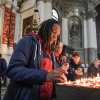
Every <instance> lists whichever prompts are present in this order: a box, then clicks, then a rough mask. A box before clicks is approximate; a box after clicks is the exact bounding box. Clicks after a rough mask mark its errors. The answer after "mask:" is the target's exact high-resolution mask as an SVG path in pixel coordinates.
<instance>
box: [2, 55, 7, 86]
mask: <svg viewBox="0 0 100 100" xmlns="http://www.w3.org/2000/svg"><path fill="white" fill-rule="evenodd" d="M6 70H7V63H6V60H5V59H4V58H2V55H1V54H0V80H1V81H0V82H1V85H2V86H5V85H6Z"/></svg>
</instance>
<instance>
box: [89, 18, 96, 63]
mask: <svg viewBox="0 0 100 100" xmlns="http://www.w3.org/2000/svg"><path fill="white" fill-rule="evenodd" d="M87 37H88V39H87V40H88V57H89V61H92V60H94V59H95V58H96V57H97V38H96V24H95V20H94V18H89V19H88V20H87Z"/></svg>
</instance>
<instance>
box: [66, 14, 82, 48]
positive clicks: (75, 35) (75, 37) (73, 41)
mask: <svg viewBox="0 0 100 100" xmlns="http://www.w3.org/2000/svg"><path fill="white" fill-rule="evenodd" d="M68 30H69V31H68V42H69V45H70V46H71V47H73V48H75V49H77V48H82V22H81V19H80V17H78V16H71V17H69V21H68Z"/></svg>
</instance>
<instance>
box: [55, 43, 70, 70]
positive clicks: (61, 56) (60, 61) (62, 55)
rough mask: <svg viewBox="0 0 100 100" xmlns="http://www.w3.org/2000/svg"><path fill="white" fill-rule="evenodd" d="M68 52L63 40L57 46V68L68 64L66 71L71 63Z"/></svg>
mask: <svg viewBox="0 0 100 100" xmlns="http://www.w3.org/2000/svg"><path fill="white" fill-rule="evenodd" d="M66 54H67V52H66V50H65V45H64V44H63V43H62V42H59V43H58V45H57V46H56V48H55V52H54V55H55V61H54V63H55V66H56V68H59V67H61V66H66V71H67V70H68V68H69V64H68V62H67V61H68V58H67V55H66Z"/></svg>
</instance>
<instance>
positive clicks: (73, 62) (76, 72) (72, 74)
mask: <svg viewBox="0 0 100 100" xmlns="http://www.w3.org/2000/svg"><path fill="white" fill-rule="evenodd" d="M83 74H84V70H83V68H82V65H81V62H80V55H79V53H78V52H76V51H74V52H73V53H72V57H71V59H70V60H69V70H68V76H67V77H68V80H71V81H75V80H76V79H79V78H81V77H82V76H83Z"/></svg>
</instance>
